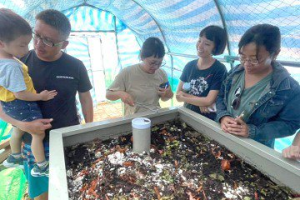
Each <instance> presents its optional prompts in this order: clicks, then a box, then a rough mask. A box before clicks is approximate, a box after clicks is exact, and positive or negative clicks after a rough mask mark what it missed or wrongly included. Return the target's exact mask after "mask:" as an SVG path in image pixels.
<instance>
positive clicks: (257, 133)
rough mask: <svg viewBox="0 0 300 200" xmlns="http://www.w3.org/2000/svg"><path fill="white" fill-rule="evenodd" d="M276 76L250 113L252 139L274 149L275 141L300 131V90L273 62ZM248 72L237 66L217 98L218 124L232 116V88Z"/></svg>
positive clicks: (249, 125)
mask: <svg viewBox="0 0 300 200" xmlns="http://www.w3.org/2000/svg"><path fill="white" fill-rule="evenodd" d="M272 67H273V75H272V78H271V81H270V83H269V84H268V85H267V87H266V89H265V90H264V91H263V94H262V95H261V97H260V99H259V100H258V101H257V102H256V103H255V105H254V106H253V108H252V110H251V111H250V112H249V113H248V115H249V120H248V122H247V125H248V128H249V138H252V139H254V140H256V141H258V142H260V143H262V144H264V145H266V146H269V147H271V148H274V142H275V138H280V137H285V136H289V135H292V134H294V133H295V132H296V131H297V130H298V129H299V128H300V105H299V104H300V86H299V83H298V82H297V81H296V80H294V79H293V78H292V77H291V76H290V74H289V73H288V71H287V70H286V69H285V68H284V67H283V66H282V65H281V64H279V63H278V62H276V61H274V62H272ZM243 70H244V68H243V66H242V65H238V66H236V67H235V68H234V69H233V70H232V71H231V72H230V73H229V75H228V76H227V78H226V79H225V81H224V82H223V84H222V87H221V90H220V92H219V95H218V98H217V102H216V104H217V117H216V121H217V122H220V119H221V118H222V117H224V116H231V117H233V116H232V115H231V114H230V113H229V112H228V111H227V100H228V94H229V91H230V88H231V85H233V84H235V83H236V81H237V77H238V76H237V75H238V74H240V73H242V72H243Z"/></svg>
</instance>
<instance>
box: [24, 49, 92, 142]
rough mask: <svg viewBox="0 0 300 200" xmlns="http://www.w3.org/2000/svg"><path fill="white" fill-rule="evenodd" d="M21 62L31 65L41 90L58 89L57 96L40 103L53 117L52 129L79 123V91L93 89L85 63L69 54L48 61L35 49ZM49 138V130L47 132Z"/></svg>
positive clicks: (34, 78) (39, 90)
mask: <svg viewBox="0 0 300 200" xmlns="http://www.w3.org/2000/svg"><path fill="white" fill-rule="evenodd" d="M21 61H22V62H24V63H25V64H26V65H27V66H28V72H29V75H30V77H31V78H32V81H33V84H34V88H35V90H36V91H37V92H38V93H39V92H41V91H43V90H56V91H57V95H56V96H55V97H54V99H51V100H49V101H38V102H37V103H38V105H39V106H40V108H41V111H42V114H43V118H53V122H52V123H51V124H52V129H56V128H62V127H66V126H71V125H77V124H79V119H78V115H77V109H76V93H77V91H78V92H87V91H89V90H90V89H91V88H92V85H91V83H90V80H89V77H88V74H87V70H86V68H85V66H84V65H83V63H82V62H81V61H80V60H78V59H76V58H74V57H72V56H70V55H68V54H66V53H63V54H62V56H61V57H60V58H59V59H58V60H56V61H53V62H45V61H42V60H40V59H39V58H38V57H37V55H36V53H35V51H33V50H32V51H30V52H29V53H28V54H27V55H26V56H25V57H23V58H22V59H21ZM30 138H31V137H30ZM30 138H28V135H27V137H24V140H25V142H26V143H29V142H30ZM47 140H49V130H47V131H46V141H47Z"/></svg>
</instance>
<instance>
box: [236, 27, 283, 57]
mask: <svg viewBox="0 0 300 200" xmlns="http://www.w3.org/2000/svg"><path fill="white" fill-rule="evenodd" d="M252 42H254V43H255V44H256V55H257V52H258V49H259V47H260V46H265V48H266V50H267V51H268V52H269V53H270V54H276V53H278V52H279V50H280V45H281V35H280V30H279V28H278V27H277V26H273V25H271V24H258V25H255V26H252V27H251V28H249V29H248V30H247V31H246V32H245V33H244V35H243V36H242V38H241V40H240V42H239V45H238V46H239V53H241V49H242V47H244V46H245V45H247V44H249V43H252Z"/></svg>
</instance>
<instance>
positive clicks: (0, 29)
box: [0, 8, 32, 42]
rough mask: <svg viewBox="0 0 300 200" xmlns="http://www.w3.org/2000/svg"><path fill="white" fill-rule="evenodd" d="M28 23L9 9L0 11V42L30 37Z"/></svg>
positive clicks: (30, 32) (30, 30) (30, 31)
mask: <svg viewBox="0 0 300 200" xmlns="http://www.w3.org/2000/svg"><path fill="white" fill-rule="evenodd" d="M31 34H32V29H31V27H30V25H29V23H28V22H27V21H26V20H25V19H23V18H22V17H21V16H20V15H18V14H16V13H14V12H13V11H12V10H10V9H6V8H1V9H0V40H1V41H3V42H11V41H13V40H15V39H17V38H18V37H20V36H22V35H31Z"/></svg>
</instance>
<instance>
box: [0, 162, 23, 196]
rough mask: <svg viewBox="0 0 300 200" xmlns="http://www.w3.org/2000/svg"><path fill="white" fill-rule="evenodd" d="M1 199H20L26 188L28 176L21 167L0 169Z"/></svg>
mask: <svg viewBox="0 0 300 200" xmlns="http://www.w3.org/2000/svg"><path fill="white" fill-rule="evenodd" d="M0 180H1V181H0V199H1V200H20V199H22V197H23V194H24V192H25V190H26V178H25V175H24V173H23V171H22V170H21V169H13V168H10V169H4V170H2V171H0Z"/></svg>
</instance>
